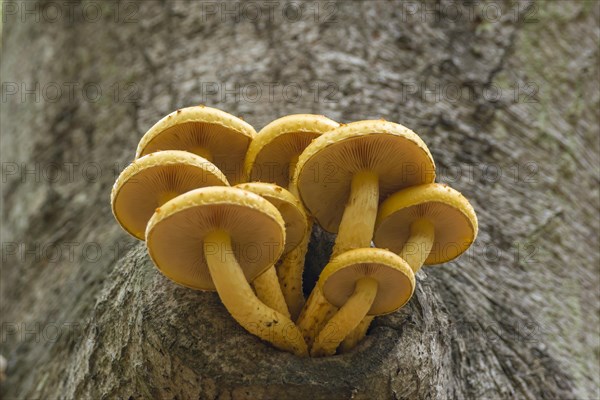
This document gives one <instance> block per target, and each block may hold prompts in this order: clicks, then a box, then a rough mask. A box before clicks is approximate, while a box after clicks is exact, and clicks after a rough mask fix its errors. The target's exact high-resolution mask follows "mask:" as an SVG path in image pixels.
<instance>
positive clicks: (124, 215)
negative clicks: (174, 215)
mask: <svg viewBox="0 0 600 400" xmlns="http://www.w3.org/2000/svg"><path fill="white" fill-rule="evenodd" d="M207 186H229V183H228V182H227V178H225V175H223V173H222V172H221V171H220V170H219V169H218V168H217V167H216V166H215V165H213V164H212V163H210V162H209V161H207V160H205V159H204V158H202V157H199V156H197V155H195V154H192V153H188V152H186V151H178V150H167V151H159V152H156V153H151V154H149V155H147V156H144V157H141V158H138V159H137V160H135V161H133V162H132V163H131V164H130V165H129V166H128V167H127V168H125V169H124V170H123V172H121V174H120V175H119V177H118V178H117V180H116V182H115V184H114V186H113V189H112V192H111V206H112V211H113V214H114V216H115V218H116V220H117V221H118V222H119V224H120V225H121V226H122V227H123V229H125V230H126V231H127V232H128V233H129V234H131V235H132V236H134V237H135V238H137V239H140V240H144V233H145V231H146V224H147V223H148V220H149V219H150V217H152V214H153V213H154V210H155V209H156V208H157V207H160V206H161V205H163V204H164V203H166V202H167V201H168V200H171V199H172V198H174V197H175V196H177V195H180V194H182V193H185V192H187V191H190V190H192V189H197V188H201V187H207Z"/></svg>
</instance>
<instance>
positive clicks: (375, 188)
mask: <svg viewBox="0 0 600 400" xmlns="http://www.w3.org/2000/svg"><path fill="white" fill-rule="evenodd" d="M378 200H379V180H378V177H377V174H375V173H373V172H370V171H361V172H358V173H357V174H355V175H354V177H353V179H352V185H351V189H350V197H349V199H348V203H347V204H346V208H345V210H344V214H343V216H342V221H341V222H340V229H339V233H338V236H337V238H336V240H335V245H334V247H333V254H332V258H333V257H336V256H338V255H340V254H342V253H344V252H345V251H347V250H351V249H356V248H364V247H369V244H370V243H371V238H372V237H373V229H374V227H375V220H376V218H377V203H378ZM320 290H321V289H320V288H319V286H318V285H317V286H315V288H314V289H313V291H312V293H311V295H310V297H309V298H308V301H307V303H306V305H305V307H304V310H303V311H302V313H301V314H300V317H299V318H298V321H297V322H298V326H299V327H300V330H301V331H302V333H303V335H304V339H305V340H306V341H307V343H308V345H309V346H310V345H311V344H312V342H313V341H314V338H315V336H316V335H317V334H318V333H319V332H320V331H321V329H322V328H323V326H324V325H325V324H326V323H327V321H328V319H329V318H330V317H331V316H332V315H334V314H335V312H336V311H337V310H336V308H335V307H334V306H333V305H331V304H330V303H329V302H328V301H327V300H326V299H325V298H324V297H323V295H322V294H321V293H320ZM363 317H364V315H363ZM342 339H343V338H342Z"/></svg>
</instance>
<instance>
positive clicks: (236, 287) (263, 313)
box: [203, 231, 308, 356]
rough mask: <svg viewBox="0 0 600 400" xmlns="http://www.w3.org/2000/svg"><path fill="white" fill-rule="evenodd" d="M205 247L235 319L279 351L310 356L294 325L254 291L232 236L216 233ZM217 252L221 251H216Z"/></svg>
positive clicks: (208, 236) (208, 237)
mask: <svg viewBox="0 0 600 400" xmlns="http://www.w3.org/2000/svg"><path fill="white" fill-rule="evenodd" d="M203 245H204V254H205V257H206V263H207V264H208V269H209V270H210V275H211V277H212V280H213V282H214V285H215V287H216V289H217V293H218V294H219V297H220V298H221V301H222V302H223V304H224V305H225V308H227V310H228V311H229V313H230V314H231V316H232V317H233V318H234V319H235V320H236V321H237V322H238V323H239V324H240V325H241V326H242V327H244V329H246V330H247V331H248V332H250V333H252V334H254V335H256V336H258V337H259V338H261V339H263V340H266V341H268V342H270V343H272V344H273V345H274V346H275V347H277V348H279V349H281V350H286V351H289V352H292V353H294V354H296V355H298V356H307V355H308V350H307V346H306V343H305V342H304V340H303V339H302V334H301V333H300V331H299V330H298V328H297V327H296V326H295V325H294V323H293V322H292V321H291V320H290V319H289V318H287V317H286V316H285V315H283V314H281V313H280V312H277V311H275V310H273V309H272V308H270V307H267V306H266V305H265V304H264V303H263V302H261V301H260V300H259V299H258V298H257V297H256V295H255V294H254V292H253V291H252V288H251V287H250V284H249V283H248V281H247V280H246V276H245V275H244V272H243V270H242V268H241V267H240V265H239V264H238V262H237V260H236V259H235V256H234V255H233V254H234V253H233V249H232V246H231V237H230V236H229V234H228V233H227V232H224V231H215V232H212V233H210V234H208V235H207V236H206V237H205V238H204V244H203ZM215 246H216V247H215ZM215 248H217V249H219V251H214V249H215Z"/></svg>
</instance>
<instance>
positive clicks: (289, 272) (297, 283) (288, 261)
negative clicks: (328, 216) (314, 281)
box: [277, 222, 312, 320]
mask: <svg viewBox="0 0 600 400" xmlns="http://www.w3.org/2000/svg"><path fill="white" fill-rule="evenodd" d="M311 230H312V223H311V222H309V224H308V232H307V234H306V235H305V236H304V238H303V239H302V241H301V242H300V244H299V245H298V246H297V247H296V248H295V249H293V250H292V251H290V252H289V253H288V254H287V255H286V256H284V258H283V259H282V260H281V263H280V264H279V265H278V266H277V276H278V277H279V284H280V286H281V290H282V292H283V296H284V297H285V302H286V303H287V306H288V308H289V311H290V314H291V316H292V319H294V320H295V319H296V318H298V315H299V314H300V311H301V310H302V307H303V306H304V294H303V293H302V274H303V272H304V258H305V257H306V252H307V250H308V242H309V240H310V232H311Z"/></svg>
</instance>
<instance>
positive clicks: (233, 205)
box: [146, 187, 285, 290]
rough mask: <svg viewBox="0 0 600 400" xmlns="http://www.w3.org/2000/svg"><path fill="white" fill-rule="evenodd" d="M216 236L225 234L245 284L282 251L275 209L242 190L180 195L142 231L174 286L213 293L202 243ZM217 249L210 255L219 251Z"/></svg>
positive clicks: (218, 189) (215, 189) (282, 225)
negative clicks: (213, 234) (219, 233)
mask: <svg viewBox="0 0 600 400" xmlns="http://www.w3.org/2000/svg"><path fill="white" fill-rule="evenodd" d="M218 230H220V231H225V232H227V233H228V234H229V236H230V238H231V244H232V247H233V253H234V256H235V258H236V260H237V262H238V264H239V265H240V267H241V268H242V270H243V271H244V274H245V275H246V278H247V279H248V281H249V282H251V281H253V280H254V278H256V277H257V276H258V275H260V274H261V273H263V272H264V271H265V270H266V269H267V268H269V267H271V266H272V265H273V264H274V263H275V262H276V261H277V260H278V259H279V258H280V257H281V254H282V252H283V248H284V246H285V223H284V221H283V218H282V217H281V214H280V213H279V211H277V208H275V206H273V205H272V204H271V203H269V202H268V201H267V200H265V199H263V198H262V197H260V196H259V195H257V194H254V193H251V192H248V191H245V190H242V189H238V188H232V187H207V188H202V189H196V190H192V191H190V192H187V193H184V194H182V195H180V196H178V197H176V198H174V199H172V200H170V201H168V202H167V203H165V204H164V205H163V206H161V207H160V208H158V209H157V210H156V212H155V213H154V215H153V216H152V218H151V219H150V221H149V222H148V228H147V229H146V245H147V247H148V253H149V254H150V257H151V258H152V260H153V261H154V264H155V265H156V266H157V267H158V269H159V270H160V271H161V272H162V273H163V274H164V275H165V276H166V277H168V278H169V279H171V280H173V281H174V282H176V283H178V284H180V285H183V286H187V287H190V288H192V289H201V290H215V286H214V284H213V281H212V278H211V276H210V271H209V269H208V265H207V264H206V258H205V255H204V248H205V243H204V238H205V237H206V236H207V235H208V234H209V233H211V232H215V231H218ZM206 246H208V248H211V247H210V244H206ZM217 247H218V246H216V245H215V248H214V249H213V250H214V251H217V252H218V251H222V249H219V248H217ZM224 256H228V257H229V256H231V255H224Z"/></svg>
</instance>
